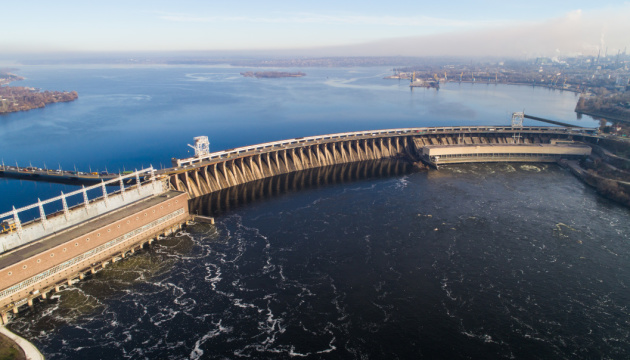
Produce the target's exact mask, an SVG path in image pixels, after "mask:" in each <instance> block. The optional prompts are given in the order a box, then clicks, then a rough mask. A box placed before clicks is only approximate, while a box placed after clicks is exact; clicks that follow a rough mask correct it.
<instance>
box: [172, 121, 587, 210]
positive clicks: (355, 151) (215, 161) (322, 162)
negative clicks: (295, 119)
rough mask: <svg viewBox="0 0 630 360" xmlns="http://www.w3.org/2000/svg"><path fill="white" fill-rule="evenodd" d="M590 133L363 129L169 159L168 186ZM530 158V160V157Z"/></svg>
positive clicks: (208, 188)
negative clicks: (429, 149)
mask: <svg viewBox="0 0 630 360" xmlns="http://www.w3.org/2000/svg"><path fill="white" fill-rule="evenodd" d="M595 135H596V131H594V129H580V128H560V127H519V128H513V127H440V128H409V129H389V130H376V131H364V132H355V133H341V134H330V135H322V136H317V137H308V138H296V139H289V140H283V141H278V142H273V143H265V144H258V145H253V146H248V147H243V148H237V149H231V150H226V151H220V152H215V153H208V154H205V155H203V156H197V157H192V158H188V159H183V160H178V159H174V160H173V163H174V165H176V167H175V168H174V169H173V170H172V171H171V172H170V179H169V181H170V184H171V186H172V187H173V188H174V189H176V190H179V191H186V192H187V193H188V196H189V198H190V199H194V198H196V197H199V196H203V195H206V194H210V193H213V192H216V191H220V190H223V189H227V188H231V187H234V186H238V185H241V184H245V183H249V182H252V181H256V180H260V179H265V178H269V177H273V176H277V175H282V174H287V173H292V172H296V171H303V170H308V169H313V168H319V167H324V166H329V165H338V164H345V163H352V162H359V161H370V160H378V159H387V158H395V157H406V158H408V159H409V160H412V161H419V160H420V159H421V152H422V151H421V150H422V149H421V148H420V147H421V146H424V145H444V146H448V145H487V144H516V143H518V144H523V145H537V144H550V143H551V142H552V140H568V141H573V140H576V141H589V140H590V139H591V138H593V137H594V136H595ZM534 160H535V159H534Z"/></svg>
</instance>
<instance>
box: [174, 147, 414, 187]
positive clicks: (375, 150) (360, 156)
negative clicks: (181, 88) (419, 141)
mask: <svg viewBox="0 0 630 360" xmlns="http://www.w3.org/2000/svg"><path fill="white" fill-rule="evenodd" d="M412 152H413V148H412V141H411V137H410V136H399V137H389V138H382V137H381V138H374V139H359V140H350V141H340V142H329V143H321V144H315V145H308V146H303V147H293V148H284V149H278V150H275V151H269V152H265V153H259V154H253V155H247V156H240V157H235V158H231V159H226V160H225V161H220V162H214V163H212V164H208V165H201V166H198V167H195V168H193V169H191V170H188V171H184V172H181V173H178V174H174V175H172V176H171V179H170V181H171V184H172V185H173V187H174V188H175V189H180V190H182V191H186V192H188V194H189V196H190V198H196V197H198V196H202V195H206V194H209V193H212V192H215V191H219V190H222V189H227V188H230V187H233V186H237V185H240V184H245V183H248V182H251V181H256V180H260V179H264V178H268V177H273V176H277V175H282V174H287V173H291V172H295V171H303V170H308V169H313V168H319V167H324V166H329V165H338V164H344V163H352V162H359V161H368V160H378V159H384V158H393V157H396V156H401V155H404V154H412Z"/></svg>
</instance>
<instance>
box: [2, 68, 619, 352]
mask: <svg viewBox="0 0 630 360" xmlns="http://www.w3.org/2000/svg"><path fill="white" fill-rule="evenodd" d="M247 70H252V69H241V68H231V67H205V68H198V67H196V68H186V67H153V68H143V67H134V68H124V67H120V68H117V67H116V68H115V67H82V68H66V67H24V68H22V69H21V70H20V71H19V74H20V75H22V76H25V77H27V78H28V79H27V80H26V81H23V82H21V84H20V83H15V84H14V85H23V86H32V87H37V88H42V89H51V90H55V89H56V90H77V91H78V92H79V96H80V97H79V100H78V101H75V102H72V103H65V104H55V105H52V106H48V107H46V108H44V109H38V110H32V111H29V112H23V113H15V114H10V115H6V116H0V156H1V157H2V158H3V160H4V161H5V163H10V164H13V163H15V161H17V162H18V163H19V164H20V165H23V164H28V163H29V162H31V163H32V164H33V165H35V166H39V167H43V166H44V164H45V165H46V166H47V167H49V168H54V167H58V166H59V165H61V166H62V167H64V168H72V167H74V166H75V165H76V166H77V167H78V168H80V169H82V170H87V169H88V168H91V169H93V170H96V169H98V170H104V169H105V168H106V167H107V169H108V170H110V171H118V169H120V170H123V168H124V169H133V168H140V167H142V166H143V165H144V166H146V165H148V164H153V166H154V167H160V166H161V165H167V164H168V163H169V162H170V160H169V159H170V158H171V157H185V156H188V155H189V153H187V147H186V146H185V144H186V143H191V142H192V137H194V136H198V135H208V136H209V137H210V141H211V143H212V149H216V150H219V149H225V148H231V147H235V146H239V145H248V144H255V143H259V142H264V141H272V140H280V139H284V138H290V137H300V136H308V135H316V134H325V133H332V132H341V131H353V130H367V129H383V128H397V127H409V126H448V125H488V124H497V125H499V124H500V125H503V124H508V123H509V120H510V114H511V112H514V111H522V110H523V109H525V112H526V113H529V114H532V115H537V116H540V117H546V118H551V119H554V120H560V121H566V122H572V123H576V124H580V125H585V126H595V125H596V122H595V121H593V120H592V119H588V118H584V119H582V120H577V119H576V117H575V114H574V112H573V108H574V106H575V102H576V100H577V99H576V97H575V95H574V94H572V93H567V92H559V91H550V90H547V89H541V88H532V87H522V86H501V85H499V86H495V85H486V84H474V85H472V84H456V83H449V84H446V85H445V86H443V87H442V88H441V89H440V90H439V91H435V90H431V89H415V90H414V91H413V92H411V91H410V90H409V88H408V87H407V86H406V85H407V84H406V83H405V82H398V81H396V80H383V79H382V77H383V76H385V75H387V74H388V69H386V68H338V69H336V68H333V69H289V70H302V71H304V72H306V73H307V76H306V77H304V78H288V79H251V78H243V77H241V76H240V75H239V72H241V71H247ZM283 70H284V69H283ZM532 124H533V123H532ZM265 181H267V183H265V184H263V185H262V186H260V185H258V184H252V185H249V186H241V187H239V188H236V189H232V190H230V191H226V192H222V193H220V194H213V195H211V196H207V197H205V198H201V199H198V200H196V201H195V202H194V203H193V205H192V207H193V208H192V211H198V212H199V213H206V214H212V215H215V216H217V224H216V226H209V225H202V224H196V225H192V226H189V227H187V228H186V229H185V230H184V231H181V232H179V233H178V234H177V235H175V236H172V237H169V238H167V239H165V240H162V241H160V242H158V243H157V244H156V245H154V246H152V247H151V248H150V249H148V250H145V251H142V252H140V253H137V254H136V255H135V256H132V257H130V258H128V259H127V260H125V261H121V262H117V263H116V264H115V265H114V266H111V267H108V268H107V269H106V270H104V271H101V272H99V273H97V274H96V275H94V276H92V277H90V278H88V279H87V280H86V281H82V282H80V283H76V284H74V285H73V286H72V287H69V288H67V289H65V290H64V291H62V292H61V293H59V294H57V295H56V296H54V297H53V298H52V299H50V300H47V301H45V302H39V303H37V304H36V306H35V307H34V309H32V310H28V311H26V312H22V313H21V314H20V316H18V317H17V318H16V319H15V320H14V321H13V323H12V324H11V325H10V328H11V329H12V330H14V331H16V332H17V333H19V334H21V335H23V336H25V337H26V338H28V339H29V340H31V341H33V343H35V344H36V345H37V346H38V347H39V348H40V349H41V351H42V352H43V353H44V354H45V355H46V357H47V358H50V359H88V358H89V359H111V358H131V359H144V358H147V359H154V358H169V359H180V358H191V359H198V358H199V359H203V358H216V359H232V358H241V357H250V358H278V359H283V358H291V357H306V358H312V359H319V358H325V359H337V358H344V359H346V358H349V359H382V358H392V359H396V358H399V359H407V358H453V359H456V358H527V359H530V358H539V359H548V358H566V359H574V358H611V359H612V358H628V357H630V348H629V346H628V343H629V342H630V316H629V308H628V304H629V303H630V291H629V289H628V285H629V284H630V269H629V268H628V263H629V260H630V211H629V210H628V209H626V208H623V207H621V206H619V205H617V204H615V203H612V202H610V201H608V200H605V199H602V198H600V197H599V196H598V195H597V194H596V193H595V192H594V191H593V190H592V189H590V188H588V187H587V186H585V185H584V184H582V183H581V182H580V181H578V180H577V179H575V178H574V177H573V176H572V175H571V174H569V173H568V172H566V171H565V170H563V169H561V168H559V167H557V166H555V165H540V164H527V165H523V164H494V165H482V164H473V165H462V166H450V167H444V168H442V169H440V170H439V171H417V170H415V169H414V168H413V167H411V166H409V165H408V164H405V163H400V162H394V161H380V162H365V163H359V164H352V165H344V166H341V167H330V168H324V169H319V170H311V171H310V172H308V173H302V174H289V175H286V176H282V177H278V178H274V179H269V180H265ZM71 189H73V187H71V186H66V185H58V184H43V183H33V182H29V181H17V180H8V179H0V194H2V197H1V198H0V212H3V211H6V210H9V209H10V207H11V206H12V205H16V206H20V205H25V204H28V203H31V202H33V201H36V200H37V198H38V197H39V198H42V199H44V198H46V197H50V196H54V195H57V194H58V193H59V191H64V192H67V191H70V190H71ZM257 189H271V190H270V191H264V192H261V193H257V192H256V191H257Z"/></svg>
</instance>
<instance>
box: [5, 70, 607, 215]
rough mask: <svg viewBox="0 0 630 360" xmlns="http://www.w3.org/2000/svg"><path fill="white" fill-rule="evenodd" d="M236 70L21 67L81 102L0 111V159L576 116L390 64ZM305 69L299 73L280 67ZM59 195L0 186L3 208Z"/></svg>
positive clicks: (100, 162)
mask: <svg viewBox="0 0 630 360" xmlns="http://www.w3.org/2000/svg"><path fill="white" fill-rule="evenodd" d="M247 70H252V69H250V68H233V67H202V68H198V67H195V68H193V67H190V68H188V67H155V68H146V67H137V68H134V67H131V68H125V67H120V68H119V67H107V68H93V67H83V68H67V67H39V66H27V67H22V68H21V69H20V71H19V72H18V73H19V75H21V76H24V77H26V78H27V79H26V80H25V81H20V82H16V83H14V85H20V86H31V87H35V88H41V89H44V90H46V89H48V90H76V91H77V92H78V93H79V99H78V100H77V101H75V102H72V103H62V104H53V105H50V106H47V107H46V108H44V109H36V110H31V111H28V112H21V113H13V114H9V115H4V116H0V158H1V159H2V160H4V161H5V162H6V163H8V164H15V163H16V162H17V163H18V164H20V165H27V164H33V165H35V166H38V167H44V166H47V167H49V168H57V167H59V166H61V167H63V168H66V169H73V168H74V167H75V166H76V167H77V168H79V169H82V170H85V171H87V170H89V169H92V170H101V171H102V170H105V169H107V170H109V171H119V170H123V169H126V170H130V169H136V168H141V167H143V166H148V165H149V164H152V165H153V166H154V167H158V168H159V167H161V166H169V164H170V159H171V158H172V157H180V158H181V157H187V156H189V155H190V153H189V152H188V150H190V149H189V148H188V147H187V146H186V144H188V143H191V142H192V138H193V137H195V136H199V135H207V136H209V138H210V142H211V148H212V149H214V150H221V149H228V148H233V147H237V146H243V145H248V144H256V143H260V142H265V141H273V140H281V139H286V138H293V137H301V136H308V135H317V134H326V133H333V132H343V131H358V130H368V129H383V128H398V127H410V126H450V125H492V124H508V123H509V121H510V114H511V113H512V112H515V111H521V110H523V109H525V110H526V112H527V113H530V114H533V115H538V116H541V117H548V118H551V119H555V120H560V121H566V122H572V123H578V124H580V125H583V126H590V125H596V123H595V122H594V121H592V120H581V121H577V120H576V115H575V113H574V112H573V109H574V107H575V103H576V102H577V98H576V95H575V94H573V93H570V92H560V91H552V90H548V89H542V88H533V87H523V86H507V85H499V86H496V85H486V84H474V85H473V84H456V83H449V84H447V85H445V86H443V87H442V88H441V89H440V90H439V91H435V90H433V89H414V91H413V92H411V91H410V89H409V87H408V86H407V85H408V83H407V82H405V81H402V82H399V81H397V80H384V79H383V77H384V76H386V75H389V74H390V71H389V69H387V68H340V69H334V68H333V69H317V68H314V69H308V71H305V70H304V71H305V72H306V73H307V76H306V77H303V78H284V79H252V78H244V77H242V76H241V75H240V74H239V73H240V72H241V71H247ZM292 70H303V69H288V70H287V71H292ZM59 191H65V190H64V187H62V186H58V185H46V186H42V185H36V184H28V183H26V182H21V183H20V182H16V181H14V180H5V179H0V193H1V194H3V195H4V196H3V197H2V199H0V212H3V211H6V210H8V209H9V208H10V206H11V205H13V204H15V205H16V206H22V205H26V204H29V203H32V202H35V201H37V197H41V198H47V197H50V196H53V195H54V196H56V195H58V194H59Z"/></svg>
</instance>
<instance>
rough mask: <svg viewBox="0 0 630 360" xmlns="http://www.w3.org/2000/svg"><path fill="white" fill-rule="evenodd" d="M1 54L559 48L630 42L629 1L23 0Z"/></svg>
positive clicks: (10, 13)
mask: <svg viewBox="0 0 630 360" xmlns="http://www.w3.org/2000/svg"><path fill="white" fill-rule="evenodd" d="M2 8H3V14H4V16H3V25H4V29H5V35H3V36H2V37H0V49H2V51H0V56H3V57H4V58H11V56H23V55H37V54H49V53H57V54H59V53H61V54H63V53H104V52H125V53H134V52H151V51H155V52H169V51H179V52H183V51H226V52H230V51H231V52H236V51H239V52H243V51H253V52H255V51H262V50H264V51H278V52H281V53H283V54H290V53H292V52H293V53H295V54H299V55H306V56H309V55H311V56H312V55H321V56H370V55H373V56H386V55H391V56H397V55H401V56H424V55H428V56H440V55H447V56H456V55H463V56H471V55H472V56H478V55H489V56H540V55H544V56H553V55H554V54H558V55H560V54H562V55H567V54H590V55H593V54H597V52H598V51H602V52H604V51H605V50H606V48H608V49H609V54H610V55H613V54H616V53H617V52H618V51H622V52H623V51H624V49H626V47H630V36H628V34H630V22H629V21H628V20H627V19H630V2H627V1H624V2H619V1H617V2H615V1H612V2H607V3H603V4H602V3H598V2H593V1H582V0H577V1H570V2H569V1H540V0H533V1H527V2H505V1H478V2H475V3H474V4H470V3H468V2H464V1H460V0H458V1H450V2H448V3H437V2H424V1H420V2H419V1H411V0H409V1H400V0H395V1H389V2H380V1H379V2H359V1H345V2H343V3H342V4H339V3H337V2H333V1H330V0H323V1H318V2H308V3H307V2H300V1H278V0H271V1H265V2H256V1H233V2H218V1H207V2H206V1H204V2H202V1H189V0H183V1H176V2H173V1H162V0H158V1H119V0H112V1H107V2H102V3H96V2H83V1H64V2H49V1H25V2H17V1H14V2H9V3H5V4H3V5H2Z"/></svg>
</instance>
